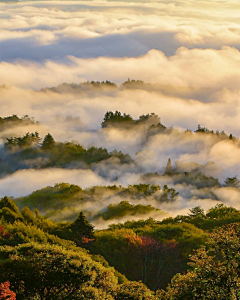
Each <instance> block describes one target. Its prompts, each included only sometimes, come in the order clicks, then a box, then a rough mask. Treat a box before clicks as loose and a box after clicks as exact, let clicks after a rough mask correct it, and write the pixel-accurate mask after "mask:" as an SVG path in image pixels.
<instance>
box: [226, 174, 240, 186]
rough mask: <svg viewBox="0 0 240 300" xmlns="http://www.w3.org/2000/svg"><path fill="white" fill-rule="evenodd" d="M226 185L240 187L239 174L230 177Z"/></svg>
mask: <svg viewBox="0 0 240 300" xmlns="http://www.w3.org/2000/svg"><path fill="white" fill-rule="evenodd" d="M224 182H225V184H226V186H229V187H234V188H239V187H240V180H238V178H237V176H234V177H228V178H227V179H226V180H225V181H224Z"/></svg>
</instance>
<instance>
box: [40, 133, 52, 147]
mask: <svg viewBox="0 0 240 300" xmlns="http://www.w3.org/2000/svg"><path fill="white" fill-rule="evenodd" d="M54 145H55V140H54V138H53V136H52V135H51V134H50V133H48V134H47V135H46V136H45V138H44V140H43V142H42V148H43V149H47V150H48V149H52V148H53V147H54Z"/></svg>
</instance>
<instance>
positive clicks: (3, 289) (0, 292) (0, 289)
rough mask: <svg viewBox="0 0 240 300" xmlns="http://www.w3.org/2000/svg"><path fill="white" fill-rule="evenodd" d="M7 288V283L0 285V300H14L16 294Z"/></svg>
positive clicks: (8, 284) (8, 283)
mask: <svg viewBox="0 0 240 300" xmlns="http://www.w3.org/2000/svg"><path fill="white" fill-rule="evenodd" d="M9 287H10V282H9V281H6V282H4V283H0V300H16V294H15V293H14V292H13V291H11V290H10V288H9Z"/></svg>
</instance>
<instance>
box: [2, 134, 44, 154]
mask: <svg viewBox="0 0 240 300" xmlns="http://www.w3.org/2000/svg"><path fill="white" fill-rule="evenodd" d="M40 141H41V138H40V137H39V133H38V132H34V133H29V132H28V133H26V134H25V135H24V136H22V137H11V138H7V142H6V143H5V148H6V149H7V150H14V149H15V148H20V149H27V148H32V147H36V146H38V145H40Z"/></svg>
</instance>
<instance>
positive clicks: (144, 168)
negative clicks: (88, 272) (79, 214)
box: [0, 0, 240, 209]
mask: <svg viewBox="0 0 240 300" xmlns="http://www.w3.org/2000/svg"><path fill="white" fill-rule="evenodd" d="M239 9H240V3H239V1H235V0H231V1H221V0H218V1H214V0H210V1H201V0H200V1H197V0H189V1H187V0H181V1H164V0H156V1H140V0H139V1H102V0H99V1H97V0H93V1H20V2H18V3H6V2H0V85H2V86H1V87H0V106H1V116H2V117H4V116H7V115H12V114H17V115H18V116H23V115H26V114H28V115H30V116H32V117H35V119H36V120H38V121H40V123H41V125H34V126H31V127H19V128H15V129H9V130H8V131H6V132H4V134H5V136H6V135H7V136H11V135H18V136H19V135H23V134H25V133H26V132H27V131H30V132H32V131H35V130H37V131H39V133H40V135H41V136H42V137H43V136H44V135H45V134H46V133H48V132H51V134H52V135H53V136H54V138H55V139H56V141H76V142H78V143H80V144H81V145H83V146H84V147H90V146H93V145H94V146H98V147H106V148H107V149H108V150H109V151H112V150H114V149H117V150H121V151H123V152H124V153H129V154H130V155H131V156H132V158H133V159H134V160H135V162H136V165H137V166H136V165H130V166H129V167H128V168H126V167H125V166H120V165H119V164H117V163H115V162H112V163H111V162H110V163H109V162H108V163H102V164H98V165H96V166H95V167H94V168H93V170H91V171H86V170H61V169H54V170H43V171H40V170H24V171H19V172H17V173H15V174H13V175H10V176H7V177H6V178H3V179H0V194H1V195H5V194H7V195H10V196H21V195H27V194H29V193H31V192H32V191H33V190H35V189H37V188H42V187H44V186H46V185H53V184H54V183H56V182H69V183H75V184H79V185H80V186H82V187H88V186H92V185H96V184H111V183H112V182H114V178H116V177H117V178H118V181H117V182H114V183H117V184H123V185H127V184H134V183H137V182H139V176H140V175H141V174H144V173H146V172H160V173H161V172H163V171H164V168H165V166H166V162H167V159H168V158H169V157H170V158H171V159H172V162H173V165H175V164H176V163H179V162H181V163H193V162H194V163H198V164H201V165H205V164H207V163H209V162H213V163H214V164H215V167H214V168H212V169H211V170H209V169H208V170H207V171H206V170H205V171H206V174H207V175H212V176H215V177H217V178H218V179H219V180H220V182H221V183H223V182H224V180H225V179H226V177H228V176H231V177H232V176H235V175H238V176H240V147H239V144H238V143H233V142H231V141H228V140H224V141H219V140H218V139H217V138H214V137H212V136H211V135H210V136H209V135H205V136H204V135H194V134H193V135H189V136H188V135H183V134H181V132H183V131H184V130H186V129H191V130H195V129H196V128H197V126H198V124H201V125H202V126H204V127H207V128H209V129H213V130H219V131H222V130H224V131H225V132H226V133H227V134H230V133H232V134H233V135H234V136H238V137H240V121H239V120H240V100H239V92H240V52H239V50H240V18H239V13H238V12H239ZM128 78H130V79H139V80H143V81H144V82H146V83H151V84H152V86H151V87H150V88H147V89H144V88H143V89H121V88H117V89H112V90H101V91H99V92H91V93H90V92H89V93H88V92H84V93H75V92H71V91H69V90H68V91H66V92H64V91H62V92H61V93H54V92H51V91H44V90H43V91H40V90H41V88H46V87H53V86H58V85H60V84H61V83H63V82H66V83H72V82H74V83H80V82H84V81H88V80H90V81H91V80H99V81H103V80H110V81H112V82H115V83H116V84H118V85H119V86H120V84H121V83H123V82H124V81H126V80H127V79H128ZM110 110H111V111H115V110H118V111H121V112H126V113H129V114H131V115H132V116H133V117H134V118H137V117H138V116H139V115H141V114H147V113H151V112H154V113H156V114H158V115H159V116H160V117H161V121H162V122H163V124H165V125H166V126H172V125H173V126H174V128H177V129H178V130H179V131H180V132H177V131H176V132H175V131H174V132H172V134H169V135H165V134H158V135H156V136H153V137H152V138H150V139H148V140H147V141H144V142H143V133H142V132H141V130H138V131H136V130H119V129H113V128H111V129H105V130H102V129H101V122H102V119H103V116H104V114H105V112H106V111H110ZM69 115H70V116H72V118H69V117H67V116H69ZM56 116H57V117H56ZM3 142H4V141H3V140H2V144H3ZM190 169H191V168H190ZM86 172H87V173H86ZM103 172H104V174H105V176H101V174H102V173H103ZM85 173H86V174H85ZM169 184H170V185H171V182H169ZM175 188H176V189H177V190H179V191H180V192H181V191H182V190H183V189H184V188H183V187H181V186H179V187H178V188H177V187H175ZM190 190H191V188H190ZM228 192H229V195H230V194H231V193H230V192H231V191H228ZM221 195H222V194H221ZM181 197H182V199H186V198H187V197H186V193H185V194H184V193H182V195H181ZM219 197H220V196H219ZM221 197H222V198H223V199H225V200H223V202H224V201H225V203H229V202H231V201H232V202H234V201H235V200H234V201H233V200H231V199H237V200H236V201H239V199H240V196H239V192H238V195H236V192H235V191H234V196H233V197H232V198H231V197H230V198H231V199H230V198H228V200H226V199H227V197H226V195H225V193H224V195H222V196H221ZM194 199H195V200H196V198H194ZM229 199H230V200H229ZM196 201H198V200H196ZM205 201H206V200H205ZM236 201H235V202H236ZM232 202H231V203H232ZM235 202H234V203H235ZM182 203H185V202H184V201H182ZM180 206H181V205H180ZM180 206H179V207H178V209H180ZM189 206H192V204H191V205H190V204H189ZM206 206H209V205H208V204H206ZM181 207H182V206H181ZM166 209H167V208H166Z"/></svg>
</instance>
